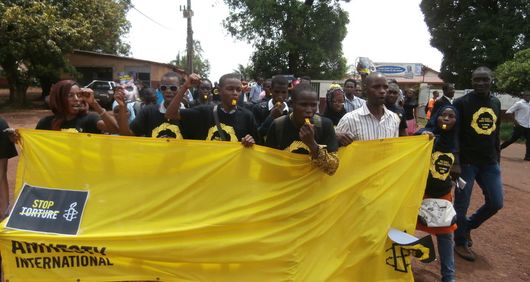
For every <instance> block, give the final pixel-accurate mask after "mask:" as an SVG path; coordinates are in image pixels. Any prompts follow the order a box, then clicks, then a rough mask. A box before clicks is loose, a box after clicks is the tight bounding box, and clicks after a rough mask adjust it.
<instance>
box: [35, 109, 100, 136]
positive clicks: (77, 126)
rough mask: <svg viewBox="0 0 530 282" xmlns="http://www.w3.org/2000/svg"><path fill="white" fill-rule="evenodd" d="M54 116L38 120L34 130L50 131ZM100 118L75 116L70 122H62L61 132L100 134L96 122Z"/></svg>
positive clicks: (88, 115)
mask: <svg viewBox="0 0 530 282" xmlns="http://www.w3.org/2000/svg"><path fill="white" fill-rule="evenodd" d="M54 118H55V116H47V117H44V118H42V119H41V120H39V122H38V123H37V127H36V129H44V130H52V123H53V120H54ZM100 120H101V117H100V116H99V115H98V114H96V113H91V112H89V113H87V114H82V115H78V116H76V117H75V118H74V119H71V120H64V121H63V122H62V123H61V131H70V132H82V133H101V130H99V128H98V121H100Z"/></svg>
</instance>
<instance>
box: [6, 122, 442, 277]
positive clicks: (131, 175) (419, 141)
mask: <svg viewBox="0 0 530 282" xmlns="http://www.w3.org/2000/svg"><path fill="white" fill-rule="evenodd" d="M21 134H22V147H23V150H22V154H21V157H20V160H19V167H18V171H17V184H16V187H17V193H16V194H20V192H21V188H22V187H23V186H24V184H27V185H29V186H32V187H40V188H46V189H48V190H46V189H40V188H35V189H36V191H37V192H39V191H40V192H39V193H41V192H42V193H45V194H35V195H37V196H34V197H36V198H31V197H30V198H28V199H30V200H28V201H29V203H30V204H29V205H26V206H24V205H25V204H24V203H23V202H24V201H25V200H22V199H19V201H18V202H17V205H22V206H23V208H24V212H22V210H20V211H17V209H15V212H17V213H18V214H17V215H16V216H17V217H15V216H13V215H12V216H11V217H12V220H13V221H15V218H22V219H26V218H27V219H28V220H37V221H39V222H44V223H45V224H43V225H42V226H41V227H42V228H45V229H46V228H51V229H50V230H55V229H53V228H54V227H55V225H56V224H59V221H60V220H62V222H64V223H68V222H67V221H65V220H71V219H72V218H76V217H78V220H80V225H79V228H78V230H77V232H75V230H74V233H73V234H77V235H58V234H53V233H57V232H55V231H50V232H48V233H36V232H32V231H22V230H13V229H11V228H5V225H6V223H7V220H6V221H4V222H2V227H3V229H2V230H1V233H0V252H1V256H2V265H3V269H4V278H5V279H6V280H9V281H10V282H15V281H76V279H79V280H77V281H109V280H112V281H116V280H148V281H385V280H386V281H393V280H400V281H412V279H413V278H412V273H411V267H410V257H409V256H408V254H407V252H404V251H403V250H400V249H399V247H395V246H394V247H393V244H392V242H391V241H390V240H389V239H388V238H387V232H388V230H389V229H390V228H391V227H394V228H397V229H398V230H403V231H406V232H407V233H413V232H414V228H415V225H416V216H417V213H418V208H419V206H420V203H421V199H422V197H423V191H424V187H425V182H426V179H427V173H428V169H429V161H430V153H431V150H432V142H430V141H429V140H428V138H427V137H426V136H417V137H405V138H399V139H387V140H377V141H368V142H354V143H353V144H351V145H350V146H348V147H347V148H344V149H342V150H341V151H340V152H339V157H340V167H339V169H338V171H337V173H336V174H335V175H334V176H327V175H325V174H324V173H322V172H321V171H320V170H319V169H318V168H315V167H313V166H312V165H311V163H310V161H309V159H308V156H305V155H297V154H291V153H287V152H283V151H278V150H273V149H270V148H265V147H261V146H254V147H253V148H252V149H245V148H243V147H242V146H241V145H240V144H237V143H230V142H205V141H192V140H173V139H152V138H137V137H119V136H105V135H91V134H80V133H65V132H52V131H36V130H21ZM55 189H59V190H55ZM63 189H64V190H73V191H74V192H77V193H78V194H79V195H78V196H80V197H86V203H84V204H82V203H81V202H80V201H79V200H76V202H75V203H76V204H77V206H76V205H73V206H74V207H73V208H72V204H71V203H70V202H67V200H66V199H67V198H68V197H69V196H64V195H63V194H60V195H59V194H57V193H56V192H64V191H63ZM50 191H51V192H50ZM79 191H82V193H81V192H79ZM86 191H88V193H86ZM70 192H71V191H70ZM24 193H25V192H24ZM46 193H51V194H53V195H52V196H53V197H56V196H57V197H63V199H65V200H63V201H58V200H56V198H53V197H52V196H50V197H48V198H47V199H43V198H45V197H46V196H42V195H48V194H46ZM65 193H67V195H69V194H68V193H69V192H68V191H66V192H65ZM51 194H50V195H51ZM87 194H88V196H86V195H87ZM39 195H41V196H39ZM61 195H62V196H61ZM65 195H66V194H65ZM39 197H40V198H39ZM64 197H66V198H64ZM21 198H22V197H21ZM25 199H26V198H25ZM26 200H27V199H26ZM61 202H64V203H61ZM60 204H66V205H67V206H68V207H69V208H67V209H64V208H57V207H58V206H60ZM72 209H73V210H75V212H76V213H77V214H76V213H72V212H71V211H72ZM15 212H14V213H15ZM53 217H55V219H54V218H53ZM70 223H71V222H70ZM50 224H51V225H50ZM30 226H33V225H32V224H30ZM30 228H31V227H30ZM22 229H24V228H22ZM46 230H48V229H46ZM59 233H60V232H59Z"/></svg>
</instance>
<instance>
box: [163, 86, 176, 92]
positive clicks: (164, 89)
mask: <svg viewBox="0 0 530 282" xmlns="http://www.w3.org/2000/svg"><path fill="white" fill-rule="evenodd" d="M168 88H169V90H171V91H177V89H179V87H178V86H176V85H160V91H166V90H167V89H168Z"/></svg>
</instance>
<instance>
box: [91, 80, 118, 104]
mask: <svg viewBox="0 0 530 282" xmlns="http://www.w3.org/2000/svg"><path fill="white" fill-rule="evenodd" d="M85 87H86V88H90V89H92V90H93V91H94V98H95V99H96V101H98V103H99V104H100V105H101V106H102V107H105V108H106V109H110V107H111V106H112V102H113V101H114V88H116V83H115V82H114V81H106V80H93V81H92V82H90V83H89V84H88V85H87V86H85Z"/></svg>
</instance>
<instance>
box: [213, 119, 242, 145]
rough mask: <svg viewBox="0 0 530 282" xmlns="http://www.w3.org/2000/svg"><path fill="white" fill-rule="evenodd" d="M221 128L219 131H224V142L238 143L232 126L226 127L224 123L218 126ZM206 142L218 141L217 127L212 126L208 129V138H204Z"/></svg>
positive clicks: (219, 138)
mask: <svg viewBox="0 0 530 282" xmlns="http://www.w3.org/2000/svg"><path fill="white" fill-rule="evenodd" d="M219 125H220V126H221V130H222V131H224V134H225V136H226V137H227V138H228V140H226V141H232V142H238V141H239V140H237V136H236V131H235V130H234V128H233V127H232V126H229V125H226V124H224V123H221V124H219ZM206 140H210V141H214V140H215V141H220V140H221V136H220V135H219V131H218V130H217V126H216V125H214V126H212V127H210V129H209V130H208V136H207V137H206Z"/></svg>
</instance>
